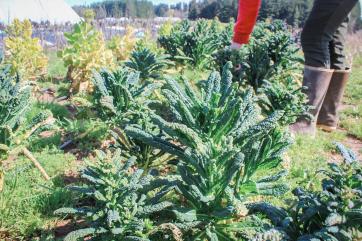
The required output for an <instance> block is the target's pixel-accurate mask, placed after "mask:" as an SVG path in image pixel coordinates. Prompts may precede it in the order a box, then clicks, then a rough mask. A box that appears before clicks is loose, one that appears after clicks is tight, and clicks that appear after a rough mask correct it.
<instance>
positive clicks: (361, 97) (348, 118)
mask: <svg viewBox="0 0 362 241" xmlns="http://www.w3.org/2000/svg"><path fill="white" fill-rule="evenodd" d="M344 101H345V103H346V104H347V106H348V107H347V108H346V109H345V110H344V111H343V113H342V115H341V125H342V127H343V128H345V129H346V130H347V132H348V134H350V135H353V136H355V137H357V138H359V139H362V56H360V57H358V58H356V60H355V62H354V66H353V71H352V74H351V78H350V80H349V82H348V85H347V90H346V94H345V100H344Z"/></svg>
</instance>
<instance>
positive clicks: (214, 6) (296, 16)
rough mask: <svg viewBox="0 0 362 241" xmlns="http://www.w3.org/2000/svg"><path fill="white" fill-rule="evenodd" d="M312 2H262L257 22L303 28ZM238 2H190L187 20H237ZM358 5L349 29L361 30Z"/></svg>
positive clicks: (236, 0) (270, 0)
mask: <svg viewBox="0 0 362 241" xmlns="http://www.w3.org/2000/svg"><path fill="white" fill-rule="evenodd" d="M313 2H314V0H262V6H261V9H260V13H259V20H265V19H281V20H284V21H286V22H287V23H288V24H289V25H291V26H293V27H296V28H300V27H303V25H304V23H305V21H306V19H307V18H308V15H309V12H310V10H311V9H312V7H313ZM237 9H238V0H198V1H197V0H192V1H191V2H190V4H189V15H188V16H189V19H191V20H194V19H198V18H208V19H212V18H215V17H218V18H219V19H220V21H222V22H228V21H230V20H231V19H236V18H237ZM360 11H361V9H360V8H359V5H358V6H356V8H355V9H354V10H353V12H352V14H351V27H354V28H355V29H362V21H361V19H359V16H360Z"/></svg>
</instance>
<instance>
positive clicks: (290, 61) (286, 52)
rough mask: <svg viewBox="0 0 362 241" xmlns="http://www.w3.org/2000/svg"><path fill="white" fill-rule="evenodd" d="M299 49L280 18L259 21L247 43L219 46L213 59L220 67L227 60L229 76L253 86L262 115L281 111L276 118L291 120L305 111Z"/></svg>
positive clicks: (292, 121) (307, 107) (289, 122)
mask: <svg viewBox="0 0 362 241" xmlns="http://www.w3.org/2000/svg"><path fill="white" fill-rule="evenodd" d="M298 51H299V49H298V47H297V46H296V44H295V43H294V40H293V38H292V35H291V33H290V32H289V30H288V29H287V27H286V26H285V24H284V23H283V22H282V21H273V22H272V23H259V24H258V25H257V26H256V28H255V30H254V32H253V35H252V38H251V40H250V43H249V44H248V45H245V46H243V48H242V49H241V50H240V51H236V50H232V49H230V48H229V47H227V48H225V49H221V50H219V51H218V52H217V53H216V54H215V55H214V59H215V62H216V64H217V66H218V67H219V68H220V69H221V68H222V67H223V66H224V64H225V63H226V62H227V61H231V62H232V63H233V65H234V66H235V67H240V68H235V69H234V71H233V76H234V78H233V80H234V81H239V82H241V83H242V85H243V86H244V87H245V88H248V87H250V86H251V87H253V89H254V91H255V92H256V93H258V94H259V97H260V99H259V100H258V102H259V103H260V107H261V108H262V111H263V113H264V114H266V115H270V114H271V113H272V112H274V111H277V110H282V111H284V117H283V118H281V120H280V122H281V124H283V125H289V124H292V123H294V122H295V121H296V120H297V119H298V117H300V116H305V115H308V114H307V113H308V110H309V106H307V97H306V95H305V94H303V92H302V90H303V89H302V88H301V87H300V82H298V80H299V79H300V75H299V74H298V73H299V72H301V69H300V62H301V57H299V53H298Z"/></svg>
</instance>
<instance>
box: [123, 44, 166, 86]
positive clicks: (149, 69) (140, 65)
mask: <svg viewBox="0 0 362 241" xmlns="http://www.w3.org/2000/svg"><path fill="white" fill-rule="evenodd" d="M169 58H170V56H169V55H157V54H155V53H153V52H152V51H151V50H150V49H148V48H147V47H143V46H136V48H135V49H134V50H133V52H132V53H131V57H130V60H128V61H126V62H125V66H127V67H128V68H130V69H133V70H135V71H138V72H139V73H140V79H141V80H142V81H143V82H145V81H147V80H149V79H151V78H153V79H158V78H160V77H161V76H162V71H163V70H164V69H165V68H167V67H168V66H171V65H173V62H172V61H170V60H169Z"/></svg>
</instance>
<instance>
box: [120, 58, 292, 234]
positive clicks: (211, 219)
mask: <svg viewBox="0 0 362 241" xmlns="http://www.w3.org/2000/svg"><path fill="white" fill-rule="evenodd" d="M231 68H232V66H231V64H230V63H228V64H227V65H226V66H225V68H224V71H223V73H222V76H220V75H219V74H218V73H217V72H214V73H212V74H211V75H210V77H209V78H208V80H207V81H206V82H205V83H204V86H203V87H202V88H201V90H200V91H197V90H196V89H195V87H194V86H192V85H191V83H190V82H189V81H187V80H185V79H183V80H182V81H183V86H184V87H182V86H181V85H180V84H179V83H178V82H177V81H175V80H173V79H168V80H167V84H166V86H165V87H164V88H163V94H164V96H165V97H166V98H167V101H168V104H169V109H170V111H171V112H172V113H173V115H174V118H175V120H176V122H168V121H166V120H164V119H163V118H161V117H160V116H158V115H156V114H151V120H152V121H153V123H154V124H155V125H157V126H158V127H159V128H160V129H161V130H163V132H164V137H159V136H155V135H153V134H152V133H149V132H147V131H146V130H144V129H142V128H140V127H139V126H137V125H133V126H128V127H127V128H126V133H127V134H128V135H130V136H131V137H132V138H134V139H138V140H140V141H142V142H143V143H145V144H147V145H150V146H153V147H155V148H159V149H161V150H163V151H165V152H168V153H170V154H172V155H175V156H177V157H178V159H179V164H178V166H177V170H178V174H179V175H180V176H181V179H182V181H181V182H179V183H178V185H177V192H178V193H179V194H180V195H182V196H183V197H184V199H185V200H184V202H183V204H182V205H180V206H179V207H176V208H175V209H174V215H175V225H177V226H178V227H179V228H181V229H182V230H184V231H185V233H186V236H187V237H188V239H187V240H204V239H208V240H234V239H237V238H238V235H241V234H242V233H243V232H244V231H245V230H246V229H247V228H248V227H247V226H248V225H246V222H244V221H245V220H244V219H240V217H244V218H245V217H246V216H247V212H248V211H247V208H246V206H245V204H244V202H245V201H247V199H248V197H250V196H253V195H259V194H270V195H280V194H283V193H284V192H285V191H286V190H287V187H286V185H284V184H280V183H278V180H280V178H282V177H283V176H284V175H285V172H284V171H282V172H279V173H275V171H273V170H274V168H275V167H277V166H278V164H279V163H280V162H281V161H282V157H281V156H282V154H283V153H284V151H285V149H286V148H287V147H288V146H289V144H290V140H289V139H288V138H287V136H286V134H285V133H283V132H282V131H281V130H280V129H279V126H278V120H279V119H280V118H281V117H282V114H283V113H282V112H276V113H274V114H272V115H270V116H269V117H268V118H266V119H260V113H259V112H258V111H257V108H256V106H255V101H254V100H255V97H254V96H253V94H252V92H251V91H248V92H246V93H245V94H240V92H239V91H238V86H237V85H235V84H233V83H232V75H231V72H230V69H231ZM260 170H268V171H269V172H270V174H271V176H268V177H262V178H259V179H255V178H254V174H255V173H256V172H257V171H260ZM259 221H260V220H259ZM251 223H252V224H250V226H249V228H250V227H253V226H255V227H253V228H255V229H257V227H256V226H258V227H259V228H260V226H263V225H262V224H260V223H263V222H259V225H257V224H255V222H251Z"/></svg>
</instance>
